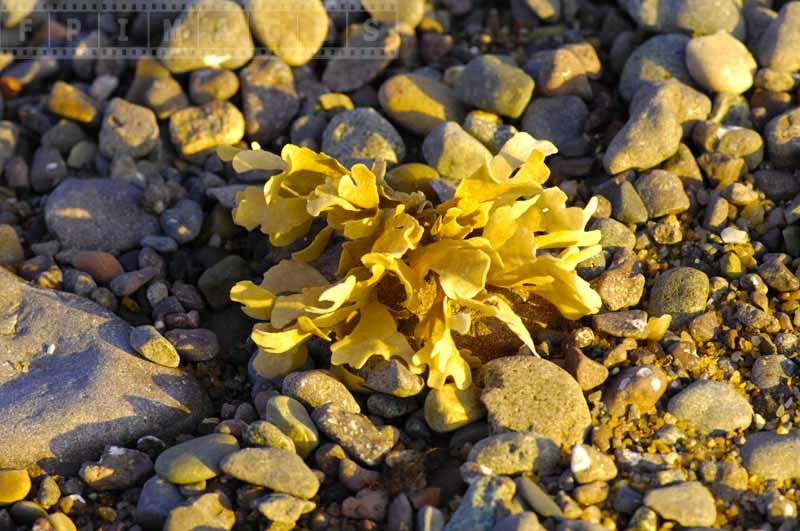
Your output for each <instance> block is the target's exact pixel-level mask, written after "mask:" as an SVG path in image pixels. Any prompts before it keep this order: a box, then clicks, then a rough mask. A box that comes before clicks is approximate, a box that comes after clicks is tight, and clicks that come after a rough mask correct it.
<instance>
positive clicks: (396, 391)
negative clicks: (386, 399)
mask: <svg viewBox="0 0 800 531" xmlns="http://www.w3.org/2000/svg"><path fill="white" fill-rule="evenodd" d="M358 373H359V375H360V376H361V377H362V378H364V385H366V386H367V387H369V388H370V389H372V390H373V391H377V392H379V393H386V394H390V395H393V396H397V397H400V398H405V397H409V396H415V395H418V394H419V393H420V392H421V391H422V389H423V388H424V387H425V381H424V380H423V379H422V378H421V377H420V376H418V375H416V374H414V373H413V372H411V371H410V370H408V367H406V366H405V365H404V364H403V363H400V362H399V361H397V360H389V361H386V360H384V359H383V358H380V357H378V356H375V357H373V358H371V359H369V360H367V363H366V364H365V365H364V366H363V367H362V368H361V369H359V371H358Z"/></svg>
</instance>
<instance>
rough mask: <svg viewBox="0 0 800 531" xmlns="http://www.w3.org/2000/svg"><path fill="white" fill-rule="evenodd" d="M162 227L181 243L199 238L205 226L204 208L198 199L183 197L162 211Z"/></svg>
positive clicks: (168, 234) (167, 233)
mask: <svg viewBox="0 0 800 531" xmlns="http://www.w3.org/2000/svg"><path fill="white" fill-rule="evenodd" d="M161 228H162V229H163V231H164V233H165V234H166V235H167V236H169V237H170V238H172V239H173V240H175V241H176V242H178V243H179V244H183V243H188V242H190V241H192V240H194V239H195V238H197V236H198V235H199V234H200V230H201V229H202V228H203V209H202V208H201V207H200V205H199V204H198V203H197V202H196V201H192V200H191V199H181V200H180V201H178V203H177V204H176V205H175V206H174V207H172V208H168V209H166V210H164V211H163V212H162V213H161Z"/></svg>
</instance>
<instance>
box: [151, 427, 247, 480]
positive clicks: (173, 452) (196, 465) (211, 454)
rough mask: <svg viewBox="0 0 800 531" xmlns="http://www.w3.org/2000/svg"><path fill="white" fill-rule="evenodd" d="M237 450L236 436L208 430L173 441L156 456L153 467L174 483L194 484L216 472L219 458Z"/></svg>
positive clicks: (160, 474) (217, 472)
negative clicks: (199, 434)
mask: <svg viewBox="0 0 800 531" xmlns="http://www.w3.org/2000/svg"><path fill="white" fill-rule="evenodd" d="M238 449H239V443H238V442H237V441H236V437H233V436H232V435H228V434H224V433H212V434H210V435H203V436H202V437H197V438H196V439H190V440H188V441H186V442H182V443H180V444H177V445H175V446H173V447H171V448H169V449H167V450H166V451H164V452H163V453H162V454H161V455H159V456H158V459H156V464H155V470H156V473H157V474H158V475H159V477H161V478H162V479H165V480H167V481H169V482H170V483H175V484H177V485H186V484H188V483H196V482H198V481H205V480H207V479H211V478H215V477H217V476H218V475H219V474H220V470H221V469H220V465H219V464H220V461H222V459H223V458H224V457H225V456H227V455H228V454H231V453H233V452H235V451H237V450H238Z"/></svg>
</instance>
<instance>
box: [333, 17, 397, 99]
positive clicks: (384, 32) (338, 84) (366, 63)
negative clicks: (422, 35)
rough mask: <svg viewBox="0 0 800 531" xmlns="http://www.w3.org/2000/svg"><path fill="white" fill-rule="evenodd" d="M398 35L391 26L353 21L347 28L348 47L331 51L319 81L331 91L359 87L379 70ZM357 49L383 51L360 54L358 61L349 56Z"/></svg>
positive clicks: (393, 50) (389, 57) (393, 52)
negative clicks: (331, 54) (376, 26)
mask: <svg viewBox="0 0 800 531" xmlns="http://www.w3.org/2000/svg"><path fill="white" fill-rule="evenodd" d="M400 42H401V38H400V34H399V33H398V32H397V31H396V30H395V29H392V28H391V27H379V28H375V27H374V26H369V25H366V24H360V25H359V24H353V25H351V26H350V28H349V31H348V46H347V47H344V48H342V49H341V50H337V51H336V52H334V55H333V57H332V58H331V60H329V61H328V63H327V64H326V65H325V70H324V71H323V73H322V83H323V84H325V86H327V87H328V88H329V89H331V90H332V91H334V92H350V91H353V90H356V89H358V88H361V87H363V86H364V85H366V84H367V83H369V82H370V81H372V80H373V79H375V78H376V77H378V76H379V75H380V74H381V72H383V71H384V70H385V69H386V67H387V66H389V63H391V62H392V59H393V58H394V57H395V55H396V54H397V53H398V52H399V50H400ZM359 48H373V49H377V50H380V51H382V52H383V53H377V54H370V53H369V52H367V53H365V54H364V57H362V58H361V59H359V60H358V61H352V60H344V59H347V58H352V54H353V53H358V52H357V50H358V49H359Z"/></svg>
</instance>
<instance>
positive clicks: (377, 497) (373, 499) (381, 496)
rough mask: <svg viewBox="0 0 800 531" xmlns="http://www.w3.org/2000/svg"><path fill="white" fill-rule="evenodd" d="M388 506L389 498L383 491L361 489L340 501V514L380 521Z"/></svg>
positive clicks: (384, 515)
mask: <svg viewBox="0 0 800 531" xmlns="http://www.w3.org/2000/svg"><path fill="white" fill-rule="evenodd" d="M388 507H389V498H388V496H387V494H386V493H385V492H384V491H382V490H377V489H362V490H360V491H358V493H357V494H356V495H355V496H351V497H349V498H346V499H345V500H344V501H343V502H342V514H343V515H344V516H346V517H347V518H354V519H358V520H371V521H373V522H382V521H383V520H384V519H385V518H386V511H387V509H388Z"/></svg>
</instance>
